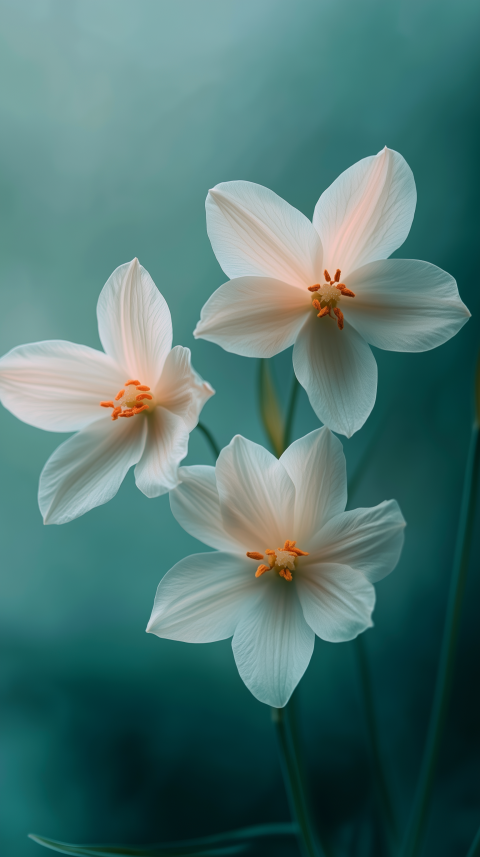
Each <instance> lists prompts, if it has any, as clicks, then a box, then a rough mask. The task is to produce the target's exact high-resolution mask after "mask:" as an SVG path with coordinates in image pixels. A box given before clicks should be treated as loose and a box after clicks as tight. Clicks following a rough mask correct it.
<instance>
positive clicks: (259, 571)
mask: <svg viewBox="0 0 480 857" xmlns="http://www.w3.org/2000/svg"><path fill="white" fill-rule="evenodd" d="M266 571H270V566H268V565H259V566H258V568H257V570H256V572H255V577H261V576H262V574H265V572H266Z"/></svg>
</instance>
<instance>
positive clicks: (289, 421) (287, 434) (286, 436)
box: [283, 375, 300, 450]
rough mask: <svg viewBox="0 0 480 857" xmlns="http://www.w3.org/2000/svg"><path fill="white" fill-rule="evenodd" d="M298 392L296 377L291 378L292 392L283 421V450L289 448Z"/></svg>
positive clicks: (298, 386)
mask: <svg viewBox="0 0 480 857" xmlns="http://www.w3.org/2000/svg"><path fill="white" fill-rule="evenodd" d="M299 390H300V384H299V383H298V380H297V376H296V375H294V376H293V381H292V390H291V393H290V401H289V403H288V410H287V416H286V419H285V429H284V432H283V448H284V450H285V449H287V447H288V446H290V439H291V435H292V428H293V417H294V415H295V405H296V404H297V396H298V392H299Z"/></svg>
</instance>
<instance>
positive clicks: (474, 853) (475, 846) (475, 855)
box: [467, 827, 480, 857]
mask: <svg viewBox="0 0 480 857" xmlns="http://www.w3.org/2000/svg"><path fill="white" fill-rule="evenodd" d="M479 855H480V827H479V828H478V830H477V835H476V836H475V839H474V840H473V842H472V844H471V846H470V849H469V852H468V854H467V857H479Z"/></svg>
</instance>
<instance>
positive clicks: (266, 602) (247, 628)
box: [232, 575, 315, 708]
mask: <svg viewBox="0 0 480 857" xmlns="http://www.w3.org/2000/svg"><path fill="white" fill-rule="evenodd" d="M266 577H267V576H266V575H265V576H264V577H262V578H260V579H259V580H258V581H257V583H258V584H259V586H261V587H262V590H263V591H262V593H261V596H259V597H258V598H257V599H256V600H255V602H254V603H252V604H249V605H248V609H246V610H245V611H244V613H243V615H242V618H241V619H240V621H239V623H238V625H237V628H236V631H235V634H234V637H233V642H232V648H233V654H234V657H235V662H236V664H237V667H238V671H239V673H240V676H241V678H242V679H243V681H244V682H245V684H246V685H247V687H248V689H249V691H250V692H251V693H253V695H254V696H255V697H256V698H257V699H259V700H260V702H264V703H265V704H266V705H272V706H273V707H275V708H283V706H284V705H286V704H287V702H288V700H289V699H290V697H291V695H292V693H293V691H294V690H295V688H296V686H297V684H298V682H299V681H300V679H301V678H302V676H303V674H304V672H305V670H306V669H307V667H308V664H309V663H310V658H311V657H312V653H313V646H314V644H315V634H314V633H313V631H312V630H311V628H309V626H308V625H307V622H306V621H305V619H304V616H303V612H302V609H301V606H300V602H299V600H298V595H297V592H296V589H295V586H294V584H292V583H289V582H287V581H285V580H283V579H282V578H280V577H273V578H270V579H268V580H266V579H265V578H266Z"/></svg>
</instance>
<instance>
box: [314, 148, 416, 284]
mask: <svg viewBox="0 0 480 857" xmlns="http://www.w3.org/2000/svg"><path fill="white" fill-rule="evenodd" d="M416 204H417V191H416V188H415V181H414V178H413V173H412V171H411V169H410V167H409V166H408V164H407V162H406V161H405V160H404V159H403V158H402V156H401V155H399V154H398V152H394V151H393V150H392V149H387V147H385V148H384V149H382V151H381V152H379V153H378V155H375V156H372V157H370V158H364V159H363V161H358V163H356V164H354V165H353V167H350V168H349V169H348V170H345V172H344V173H342V175H341V176H339V177H338V179H336V181H334V182H333V184H332V185H330V187H329V188H327V190H326V191H325V192H324V193H322V195H321V197H320V199H319V200H318V202H317V205H316V208H315V213H314V215H313V225H314V226H315V228H316V230H317V232H318V234H319V235H320V238H321V239H322V244H323V252H324V264H325V267H326V268H327V269H328V270H329V271H335V269H336V268H340V269H341V272H342V280H343V278H344V277H346V276H347V274H349V273H350V272H351V271H354V270H355V269H356V268H359V267H360V266H361V265H366V264H367V262H373V261H376V260H377V259H386V258H387V256H390V254H391V253H393V251H394V250H396V249H397V248H398V247H400V245H401V244H403V242H404V241H405V239H406V237H407V235H408V233H409V232H410V227H411V225H412V220H413V215H414V214H415V206H416Z"/></svg>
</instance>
